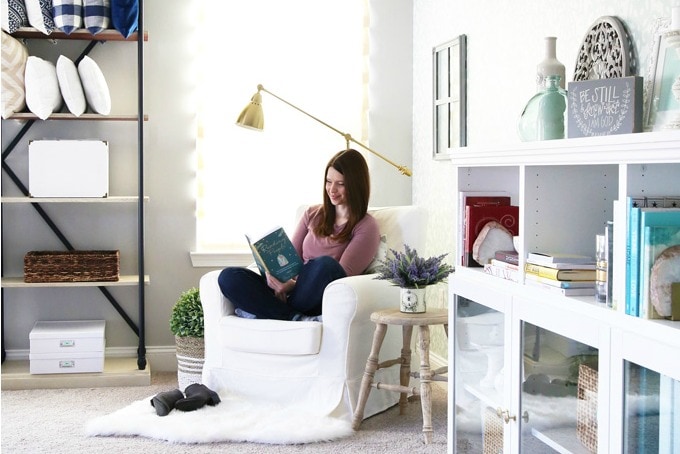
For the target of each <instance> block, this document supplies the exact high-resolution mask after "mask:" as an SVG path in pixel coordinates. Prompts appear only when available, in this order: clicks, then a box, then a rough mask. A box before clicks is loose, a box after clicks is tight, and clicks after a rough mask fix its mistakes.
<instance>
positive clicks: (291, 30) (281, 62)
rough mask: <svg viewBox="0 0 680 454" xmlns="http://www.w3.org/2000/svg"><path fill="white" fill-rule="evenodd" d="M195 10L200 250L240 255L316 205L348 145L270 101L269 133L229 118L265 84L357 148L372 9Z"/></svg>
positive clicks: (267, 1)
mask: <svg viewBox="0 0 680 454" xmlns="http://www.w3.org/2000/svg"><path fill="white" fill-rule="evenodd" d="M202 4H203V7H204V10H203V14H202V17H201V18H200V26H199V32H198V34H199V37H200V38H199V41H198V45H197V47H198V49H199V54H200V56H199V58H198V67H197V68H196V74H197V75H198V100H199V113H198V121H197V125H198V141H197V149H198V168H197V212H196V218H197V225H196V227H197V228H196V232H197V233H196V235H197V240H196V251H197V252H199V253H200V252H222V253H231V252H239V251H240V252H242V253H243V252H245V251H247V243H246V242H245V238H244V233H258V232H259V231H264V230H267V229H269V228H271V227H274V226H276V225H282V226H283V227H284V228H286V230H289V231H290V229H292V228H293V227H294V215H295V211H296V208H297V207H298V206H299V205H301V204H305V203H320V202H321V195H322V190H323V182H324V175H323V169H324V168H325V165H326V163H327V162H328V159H329V158H330V157H331V156H332V155H333V154H335V153H336V152H337V151H340V150H342V149H344V148H345V141H344V139H343V138H342V136H340V135H339V134H337V133H335V132H333V131H331V130H330V129H328V128H326V127H324V126H323V125H320V124H318V123H317V122H315V121H314V120H312V119H310V118H308V117H306V116H305V115H303V114H301V113H299V112H297V111H295V110H294V109H292V108H290V107H289V106H287V105H285V104H284V103H282V102H281V101H279V100H277V99H275V98H274V97H272V96H270V95H269V94H267V93H262V105H263V110H264V114H265V129H264V131H262V132H256V131H252V130H249V129H244V128H240V127H238V126H236V125H235V122H236V117H237V116H238V114H239V113H240V111H241V109H242V108H243V107H244V106H245V105H246V104H247V102H248V101H249V100H250V97H251V96H252V95H253V94H254V93H255V92H256V91H257V84H262V85H263V86H264V87H265V88H267V89H268V90H270V91H272V92H273V93H275V94H277V95H278V96H281V97H282V98H283V99H286V100H287V101H289V102H291V103H292V104H295V105H296V106H299V107H300V108H302V109H304V110H305V111H307V112H309V113H310V114H312V115H314V116H316V117H318V118H320V119H322V120H323V121H325V122H327V123H328V124H330V125H333V126H335V127H338V128H339V129H341V130H342V131H344V132H348V133H350V134H352V135H353V136H354V137H357V139H358V140H361V141H364V140H363V138H360V137H361V132H362V125H363V121H362V118H363V117H364V111H365V109H366V105H365V104H366V102H365V98H366V96H365V90H366V88H365V86H366V79H367V78H366V77H365V75H364V73H365V62H364V59H365V55H364V54H365V52H366V51H365V33H366V32H365V27H366V25H367V22H368V21H367V19H366V14H367V7H366V5H365V0H351V1H346V0H337V1H332V2H331V1H325V2H318V1H315V0H294V1H292V2H280V1H277V0H251V1H248V2H229V3H222V2H218V1H216V0H212V1H211V0H203V2H202ZM225 5H228V6H225ZM212 9H215V10H216V11H212ZM290 233H292V232H290Z"/></svg>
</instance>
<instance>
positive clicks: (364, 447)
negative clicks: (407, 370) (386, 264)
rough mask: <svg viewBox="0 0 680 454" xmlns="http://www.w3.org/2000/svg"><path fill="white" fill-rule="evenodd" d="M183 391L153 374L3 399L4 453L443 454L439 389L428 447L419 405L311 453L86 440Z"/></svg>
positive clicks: (292, 448)
mask: <svg viewBox="0 0 680 454" xmlns="http://www.w3.org/2000/svg"><path fill="white" fill-rule="evenodd" d="M176 387H177V375H176V374H174V373H166V372H159V373H152V377H151V386H142V387H121V388H97V389H90V388H86V389H59V390H26V391H2V393H1V397H2V400H1V404H0V405H1V406H2V435H1V437H2V441H1V445H0V450H1V451H2V452H3V453H7V454H14V453H17V454H18V453H31V454H37V453H51V454H57V453H64V454H66V453H69V454H71V453H92V452H107V453H140V452H144V453H145V454H155V453H159V454H160V453H167V452H175V453H217V452H220V453H225V452H238V453H244V454H249V453H263V452H267V453H270V452H271V453H297V452H305V453H335V452H353V453H362V454H369V453H445V452H447V446H446V429H447V423H446V400H447V396H446V391H445V390H444V389H443V388H441V387H440V386H433V392H432V396H433V400H432V422H433V426H434V440H433V443H432V444H430V445H425V444H423V441H422V432H421V430H422V414H421V408H420V402H419V401H418V399H417V398H415V399H412V402H411V403H410V405H409V406H408V408H407V411H406V414H404V415H399V409H398V408H396V407H393V408H390V409H389V410H387V411H385V412H383V413H381V414H379V415H375V416H373V417H371V418H368V419H366V420H365V421H364V422H363V423H362V425H361V428H360V430H358V431H357V432H355V433H354V435H353V436H351V437H349V438H345V439H342V440H337V441H333V442H324V443H313V444H305V445H268V444H257V443H212V444H201V445H186V444H171V443H167V442H163V441H158V440H153V439H147V438H141V437H86V436H85V435H84V434H83V430H84V427H85V425H86V423H87V422H88V421H89V420H91V419H93V418H95V417H97V416H101V415H105V414H108V413H111V412H113V411H115V410H118V409H120V408H122V407H125V406H127V405H128V404H130V403H131V402H134V401H136V400H139V399H143V398H145V397H148V396H150V395H154V394H156V393H158V392H161V391H167V390H169V389H173V388H176Z"/></svg>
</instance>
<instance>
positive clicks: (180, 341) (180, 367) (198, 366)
mask: <svg viewBox="0 0 680 454" xmlns="http://www.w3.org/2000/svg"><path fill="white" fill-rule="evenodd" d="M175 345H176V347H177V353H176V354H177V383H178V387H179V389H180V390H181V391H184V390H185V389H186V387H187V386H189V385H191V384H193V383H201V376H202V374H203V362H204V361H205V354H204V343H203V338H202V337H192V336H186V337H185V336H175Z"/></svg>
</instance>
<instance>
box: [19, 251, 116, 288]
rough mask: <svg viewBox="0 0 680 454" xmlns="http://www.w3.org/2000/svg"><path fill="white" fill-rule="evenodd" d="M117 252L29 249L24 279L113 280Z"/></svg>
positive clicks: (25, 258)
mask: <svg viewBox="0 0 680 454" xmlns="http://www.w3.org/2000/svg"><path fill="white" fill-rule="evenodd" d="M119 271H120V252H119V251H31V252H29V253H27V254H26V256H25V257H24V281H25V282H95V281H104V282H115V281H118V274H119Z"/></svg>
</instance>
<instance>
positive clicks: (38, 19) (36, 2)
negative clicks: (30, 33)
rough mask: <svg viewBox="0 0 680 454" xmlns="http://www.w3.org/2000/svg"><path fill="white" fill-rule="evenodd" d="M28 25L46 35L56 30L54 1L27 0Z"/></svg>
mask: <svg viewBox="0 0 680 454" xmlns="http://www.w3.org/2000/svg"><path fill="white" fill-rule="evenodd" d="M26 15H27V16H28V23H29V24H31V26H32V27H34V28H36V29H38V30H39V31H41V32H43V33H44V34H46V35H49V34H50V33H52V31H53V30H54V18H53V16H52V0H26Z"/></svg>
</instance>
